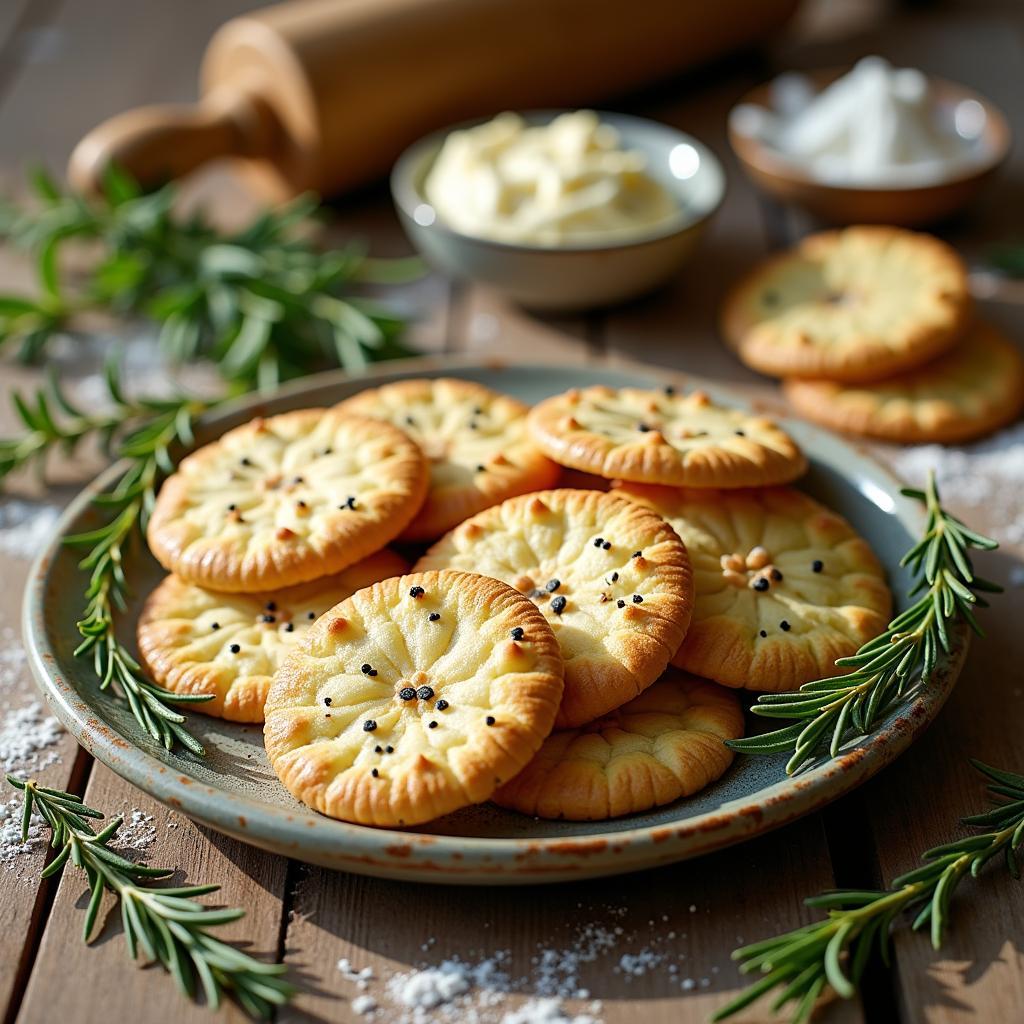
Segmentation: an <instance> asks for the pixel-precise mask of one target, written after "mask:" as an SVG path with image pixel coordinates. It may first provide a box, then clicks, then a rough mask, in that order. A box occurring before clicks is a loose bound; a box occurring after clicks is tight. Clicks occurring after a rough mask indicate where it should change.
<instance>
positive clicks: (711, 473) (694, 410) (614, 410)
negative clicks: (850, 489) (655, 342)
mask: <svg viewBox="0 0 1024 1024" xmlns="http://www.w3.org/2000/svg"><path fill="white" fill-rule="evenodd" d="M530 429H531V431H532V432H533V436H534V437H535V438H536V440H537V443H538V444H539V445H540V446H541V447H542V448H543V449H544V451H545V452H546V453H547V454H548V455H550V456H551V458H553V459H554V460H555V461H556V462H559V463H561V464H562V465H563V466H569V467H571V468H573V469H578V470H584V471H585V472H587V473H594V474H596V475H598V476H602V477H606V478H608V479H613V480H615V479H617V480H633V481H636V482H638V483H652V484H674V485H678V486H683V485H685V486H688V487H757V486H763V485H766V484H777V483H786V482H788V481H790V480H795V479H796V478H797V477H798V476H800V475H801V474H802V473H803V472H804V470H805V469H806V468H807V461H806V459H805V458H804V456H803V453H802V452H801V451H800V449H799V448H798V447H797V446H796V444H795V442H794V441H793V439H792V438H791V437H790V436H789V435H788V434H787V433H786V432H785V431H783V430H781V429H780V428H779V427H777V426H776V425H775V424H774V423H773V422H772V421H771V420H770V419H768V418H767V417H765V416H755V415H751V414H750V413H746V412H744V411H742V410H741V409H733V408H727V407H725V406H720V405H716V404H715V403H714V402H712V401H711V399H710V398H708V396H707V395H706V394H704V392H702V391H694V392H692V393H691V394H688V395H682V394H679V393H678V392H676V390H675V389H674V388H671V387H669V388H665V389H663V390H661V391H650V390H644V389H642V388H609V387H603V386H596V387H589V388H583V389H582V390H579V389H574V390H572V391H567V392H566V393H565V394H562V395H555V396H554V397H553V398H549V399H547V400H545V401H543V402H541V403H540V404H539V405H538V406H536V407H535V408H534V410H533V411H532V412H531V413H530Z"/></svg>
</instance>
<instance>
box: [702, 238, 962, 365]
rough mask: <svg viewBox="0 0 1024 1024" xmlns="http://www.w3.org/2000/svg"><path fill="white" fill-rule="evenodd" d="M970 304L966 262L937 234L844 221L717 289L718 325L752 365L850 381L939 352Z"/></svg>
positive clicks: (948, 345) (925, 359)
mask: <svg viewBox="0 0 1024 1024" xmlns="http://www.w3.org/2000/svg"><path fill="white" fill-rule="evenodd" d="M970 314H971V299H970V294H969V292H968V289H967V272H966V269H965V267H964V264H963V261H962V260H961V259H960V257H959V256H958V255H957V254H956V252H954V251H953V249H951V248H950V247H949V246H948V245H946V244H945V243H944V242H941V241H939V240H938V239H937V238H933V237H931V236H930V235H923V234H915V233H914V232H912V231H903V230H901V229H899V228H889V227H852V228H846V229H844V230H842V231H826V232H822V233H820V234H816V235H810V236H808V237H807V238H805V239H803V241H801V242H800V243H799V244H798V245H796V246H795V247H794V248H792V249H790V250H789V251H787V252H785V253H783V254H782V255H780V256H776V257H773V258H772V259H769V260H767V261H766V262H765V263H763V264H761V265H760V266H759V267H757V268H755V269H754V270H753V271H752V272H751V273H750V274H748V275H747V276H746V277H745V278H744V279H743V280H742V281H740V283H739V284H738V285H737V286H736V287H735V288H733V290H732V291H731V292H730V294H729V296H728V297H727V299H726V301H725V305H724V307H723V311H722V333H723V334H724V336H725V339H726V341H727V342H728V344H729V345H730V346H731V347H732V348H734V349H735V350H736V352H737V353H738V354H739V357H740V358H741V359H742V360H743V362H745V363H746V364H747V365H748V366H750V367H752V368H753V369H755V370H759V371H760V372H761V373H766V374H769V375H771V376H774V377H811V378H820V379H824V380H836V381H844V382H857V383H860V382H864V381H874V380H881V379H883V378H885V377H890V376H892V375H893V374H895V373H900V372H902V371H904V370H909V369H912V368H913V367H916V366H920V365H922V364H923V363H926V362H928V360H929V359H932V358H934V357H935V356H937V355H940V354H941V353H943V352H945V351H946V350H948V349H949V348H951V347H952V346H953V345H954V344H955V343H956V340H957V338H958V337H959V336H960V335H961V334H962V333H963V331H964V329H965V328H966V326H967V324H968V323H969V321H970Z"/></svg>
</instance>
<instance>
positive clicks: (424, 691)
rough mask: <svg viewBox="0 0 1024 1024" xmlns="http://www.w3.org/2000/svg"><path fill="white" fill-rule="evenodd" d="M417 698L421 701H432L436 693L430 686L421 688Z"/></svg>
mask: <svg viewBox="0 0 1024 1024" xmlns="http://www.w3.org/2000/svg"><path fill="white" fill-rule="evenodd" d="M416 696H417V697H419V699H420V700H430V698H431V697H433V696H434V691H433V689H432V688H431V687H429V686H421V687H420V688H419V689H418V690H417V691H416Z"/></svg>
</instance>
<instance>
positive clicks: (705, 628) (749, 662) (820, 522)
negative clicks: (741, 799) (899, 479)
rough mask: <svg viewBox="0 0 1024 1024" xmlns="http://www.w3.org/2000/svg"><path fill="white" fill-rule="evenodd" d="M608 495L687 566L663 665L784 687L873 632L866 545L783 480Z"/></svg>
mask: <svg viewBox="0 0 1024 1024" xmlns="http://www.w3.org/2000/svg"><path fill="white" fill-rule="evenodd" d="M614 493H618V494H621V495H623V496H624V497H627V498H629V499H630V500H631V501H636V502H639V503H641V504H642V505H644V506H646V507H648V508H652V509H654V510H655V511H656V512H658V513H660V514H661V515H662V516H664V517H665V519H666V520H668V522H669V523H671V524H672V526H673V527H674V529H675V530H676V532H677V533H678V534H679V536H680V537H681V538H682V539H683V542H684V543H685V544H686V547H687V550H688V551H689V553H690V558H691V560H692V562H693V571H694V583H695V587H696V598H695V602H694V611H693V621H692V623H691V624H690V630H689V632H688V633H687V635H686V639H685V640H684V642H683V644H682V646H681V647H680V648H679V651H678V653H677V654H676V656H675V658H674V659H673V664H675V665H678V666H679V667H680V668H684V669H686V670H687V671H689V672H694V673H696V674H697V675H701V676H705V677H706V678H708V679H713V680H715V681H716V682H719V683H723V684H724V685H726V686H737V687H744V688H746V689H748V690H766V691H782V690H791V689H793V688H794V687H796V686H800V685H801V684H802V683H806V682H809V681H810V680H812V679H819V678H821V677H823V676H829V675H832V674H834V673H835V671H836V667H835V660H836V658H841V657H845V656H846V655H849V654H853V652H854V651H856V650H857V649H858V648H859V647H860V646H861V645H862V644H864V643H866V642H867V641H868V640H870V639H871V638H872V637H874V636H877V635H878V634H879V633H880V632H882V631H883V630H884V629H885V628H886V626H887V624H888V622H889V617H890V614H891V609H892V598H891V595H890V593H889V588H888V587H887V586H886V584H885V579H884V575H883V572H882V568H881V566H880V565H879V563H878V559H877V558H875V556H874V554H873V553H872V551H871V548H870V547H869V546H868V545H867V543H866V542H865V541H864V540H863V539H862V538H861V537H859V536H858V535H857V534H856V533H854V531H853V529H852V528H851V527H850V525H849V524H848V523H847V522H846V521H845V520H844V519H842V518H841V517H840V516H838V515H836V514H835V513H834V512H831V511H830V510H829V509H827V508H825V506H824V505H820V504H819V503H818V502H816V501H815V500H814V499H813V498H809V497H808V496H807V495H805V494H801V493H800V492H799V491H795V490H793V489H791V488H788V487H773V488H765V489H763V490H756V491H706V490H683V489H675V488H669V487H640V486H636V485H632V484H623V485H621V486H620V487H619V488H617V489H616V491H615V492H614Z"/></svg>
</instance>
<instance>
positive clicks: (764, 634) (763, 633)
mask: <svg viewBox="0 0 1024 1024" xmlns="http://www.w3.org/2000/svg"><path fill="white" fill-rule="evenodd" d="M767 635H768V630H766V629H762V630H761V639H762V640H763V639H764V638H765V637H766V636H767Z"/></svg>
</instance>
